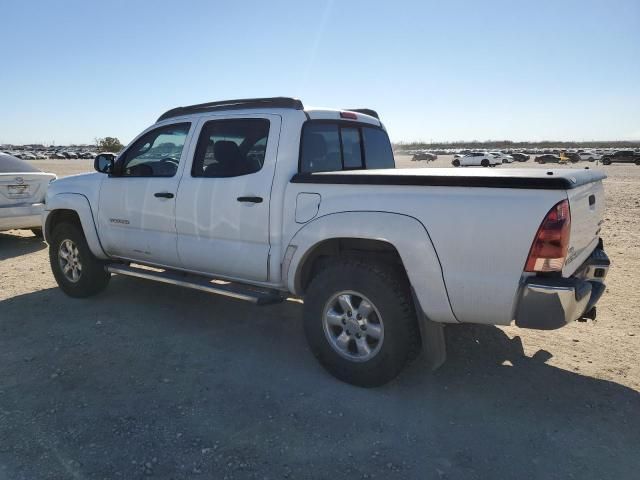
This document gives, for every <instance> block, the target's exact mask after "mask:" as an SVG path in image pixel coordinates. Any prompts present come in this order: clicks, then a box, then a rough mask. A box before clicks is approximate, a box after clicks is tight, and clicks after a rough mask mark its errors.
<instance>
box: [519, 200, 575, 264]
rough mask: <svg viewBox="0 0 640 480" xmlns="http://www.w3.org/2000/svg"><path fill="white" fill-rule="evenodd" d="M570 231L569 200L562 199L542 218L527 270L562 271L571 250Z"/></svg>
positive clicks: (528, 259)
mask: <svg viewBox="0 0 640 480" xmlns="http://www.w3.org/2000/svg"><path fill="white" fill-rule="evenodd" d="M570 232H571V211H570V210H569V200H562V201H561V202H558V203H556V204H555V205H554V206H553V208H552V209H551V210H549V213H547V215H546V216H545V217H544V220H542V223H541V224H540V228H538V232H537V233H536V237H535V238H534V240H533V244H532V245H531V250H530V251H529V257H528V258H527V263H526V265H525V267H524V270H525V272H559V271H562V266H563V265H564V261H565V259H566V258H567V251H568V250H569V236H570Z"/></svg>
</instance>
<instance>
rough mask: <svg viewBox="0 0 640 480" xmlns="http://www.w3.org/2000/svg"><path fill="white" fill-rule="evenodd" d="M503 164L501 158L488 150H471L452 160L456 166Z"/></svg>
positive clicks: (452, 163) (492, 165)
mask: <svg viewBox="0 0 640 480" xmlns="http://www.w3.org/2000/svg"><path fill="white" fill-rule="evenodd" d="M501 164H502V160H501V159H499V158H497V157H495V156H493V155H491V154H490V153H487V152H471V153H468V154H466V155H463V156H462V157H459V158H454V159H453V161H452V162H451V165H453V166H454V167H495V166H496V165H501Z"/></svg>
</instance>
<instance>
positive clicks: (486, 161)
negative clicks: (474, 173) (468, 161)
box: [480, 158, 489, 167]
mask: <svg viewBox="0 0 640 480" xmlns="http://www.w3.org/2000/svg"><path fill="white" fill-rule="evenodd" d="M480 165H482V166H483V167H488V166H489V160H487V159H486V158H485V159H484V160H482V161H481V162H480Z"/></svg>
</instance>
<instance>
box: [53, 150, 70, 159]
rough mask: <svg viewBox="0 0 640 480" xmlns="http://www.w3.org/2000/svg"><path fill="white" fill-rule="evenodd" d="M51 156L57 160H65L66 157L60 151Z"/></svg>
mask: <svg viewBox="0 0 640 480" xmlns="http://www.w3.org/2000/svg"><path fill="white" fill-rule="evenodd" d="M53 158H55V159H58V160H66V159H67V158H68V157H67V156H66V155H65V154H64V153H62V152H56V153H54V154H53Z"/></svg>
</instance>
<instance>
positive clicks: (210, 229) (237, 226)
mask: <svg viewBox="0 0 640 480" xmlns="http://www.w3.org/2000/svg"><path fill="white" fill-rule="evenodd" d="M280 123H281V118H280V116H278V115H268V114H256V115H252V116H251V117H250V118H247V117H246V116H237V115H236V116H233V115H226V116H210V117H206V118H204V119H202V120H201V121H200V123H199V132H200V133H199V135H198V142H197V144H195V143H194V144H193V145H192V147H191V151H192V154H191V155H190V157H192V163H191V168H190V169H189V168H187V169H185V172H184V174H183V177H182V181H181V183H180V188H179V189H178V197H177V205H176V227H177V231H178V254H179V256H180V261H181V262H182V264H183V265H184V267H185V268H187V269H189V270H193V271H197V272H202V273H207V274H211V275H219V276H223V277H228V278H238V279H242V280H256V281H266V280H267V279H268V278H267V277H268V267H267V263H268V258H269V248H270V244H269V201H270V196H271V185H272V182H273V177H274V172H275V167H276V153H277V149H278V140H279V136H280ZM194 138H195V136H194Z"/></svg>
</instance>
